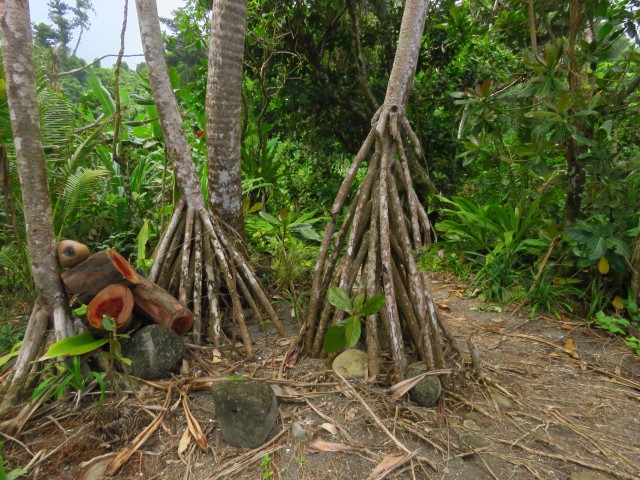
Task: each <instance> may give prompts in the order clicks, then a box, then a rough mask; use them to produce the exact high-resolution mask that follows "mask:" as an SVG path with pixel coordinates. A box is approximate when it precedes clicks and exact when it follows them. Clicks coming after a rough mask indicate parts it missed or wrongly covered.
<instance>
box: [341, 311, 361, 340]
mask: <svg viewBox="0 0 640 480" xmlns="http://www.w3.org/2000/svg"><path fill="white" fill-rule="evenodd" d="M361 332H362V326H361V325H360V320H359V319H358V318H357V317H351V318H349V320H347V323H345V325H344V336H345V340H346V342H347V346H349V347H353V346H354V345H355V344H356V343H358V340H360V333H361Z"/></svg>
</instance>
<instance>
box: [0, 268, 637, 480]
mask: <svg viewBox="0 0 640 480" xmlns="http://www.w3.org/2000/svg"><path fill="white" fill-rule="evenodd" d="M433 293H434V297H436V299H437V303H438V305H439V307H440V309H441V312H442V313H443V314H444V316H445V318H446V320H447V321H448V322H449V324H450V327H451V330H452V332H455V334H456V335H457V336H458V337H459V338H460V339H461V340H466V338H467V337H468V336H469V335H473V336H474V338H475V339H476V342H477V343H478V346H479V347H480V349H481V352H482V356H483V362H484V367H485V369H486V371H487V373H488V374H489V376H490V378H491V379H492V381H493V386H489V387H488V386H484V385H480V384H478V383H477V382H475V381H474V380H473V379H472V378H471V377H470V376H469V375H466V374H464V373H459V374H457V375H456V376H455V377H454V382H453V384H452V385H451V392H449V393H447V394H445V396H444V399H443V400H441V403H440V405H439V407H437V408H433V409H427V408H423V407H418V406H416V405H415V404H413V403H411V402H409V401H408V400H407V399H406V398H402V399H400V400H398V401H395V402H394V401H393V400H392V399H391V396H390V394H389V393H388V391H387V388H386V387H385V385H383V384H382V383H373V384H371V383H366V382H362V381H361V382H358V381H354V382H353V383H352V385H353V386H354V387H355V389H356V391H357V392H358V393H359V394H360V396H361V397H362V400H363V401H364V403H366V405H367V406H368V407H369V408H370V409H371V410H372V411H373V413H374V414H375V416H376V417H377V419H378V420H379V421H380V422H382V423H383V424H384V425H385V426H386V428H387V429H388V431H389V432H390V433H391V435H392V436H395V437H396V438H397V440H398V441H399V442H400V443H402V444H404V445H405V446H406V447H407V448H408V449H409V450H410V451H411V452H412V458H408V456H407V455H406V454H405V453H404V452H403V451H402V450H401V449H400V448H398V447H397V446H396V444H395V443H394V441H393V440H392V439H391V437H390V436H389V435H388V434H387V433H385V432H384V431H383V429H382V428H381V427H380V426H379V425H378V423H376V421H374V419H373V417H372V416H371V415H370V414H369V413H368V412H367V408H366V407H365V405H364V404H363V402H362V401H361V400H360V399H358V398H357V397H356V396H355V395H354V394H353V392H352V391H351V389H350V387H349V386H347V385H345V384H344V383H342V382H341V381H340V379H338V378H337V377H336V376H335V375H333V374H332V372H331V370H330V369H329V368H328V367H327V365H325V362H324V361H323V360H320V359H311V358H306V357H302V358H300V360H299V361H298V363H297V365H296V366H295V367H294V368H291V369H288V368H284V370H282V369H283V359H284V355H285V353H286V352H287V350H288V348H289V343H290V341H289V340H281V339H278V337H276V336H275V335H273V334H271V335H269V336H268V337H267V338H265V337H264V334H261V333H260V332H259V330H258V329H257V328H256V330H255V331H253V332H252V334H253V335H254V338H255V339H256V347H257V348H256V350H257V353H256V354H255V355H254V356H253V357H252V358H249V359H243V358H241V357H239V356H237V355H236V354H235V352H232V351H230V350H229V349H220V350H214V349H212V348H201V349H195V348H190V349H189V359H188V361H187V362H186V364H185V365H184V366H183V375H181V376H180V377H179V378H176V379H174V380H173V381H166V382H159V383H157V384H156V385H155V386H150V385H144V386H142V385H139V386H138V387H139V388H138V387H136V388H135V389H136V390H137V392H136V395H132V394H129V395H124V396H122V397H120V398H118V399H116V398H115V397H111V398H110V399H108V400H107V402H106V403H105V404H104V405H103V406H102V407H101V408H99V409H98V408H97V405H98V403H97V396H96V395H93V394H92V395H88V396H86V397H85V398H83V399H82V400H80V402H79V403H78V404H77V405H76V404H75V400H74V399H69V400H68V401H67V402H60V401H58V402H54V403H51V404H49V405H45V406H42V407H40V409H39V410H37V411H36V412H35V413H34V414H33V415H32V416H31V418H30V420H29V421H28V422H27V423H26V424H24V425H23V426H22V429H21V432H20V433H19V434H17V435H16V440H19V441H20V442H17V441H14V440H11V439H8V438H7V437H6V434H3V435H4V436H5V438H4V439H3V440H4V441H5V447H4V450H3V452H2V454H3V456H4V458H5V466H8V467H9V468H18V467H21V468H24V467H25V466H26V465H30V467H29V471H30V473H29V475H28V476H27V478H30V479H62V478H68V479H80V478H85V479H86V480H88V479H89V478H92V477H91V475H90V471H91V467H90V465H91V463H89V466H87V464H85V463H83V462H92V461H93V462H94V463H93V464H94V465H95V464H96V462H99V459H100V458H103V459H104V458H106V459H108V460H109V461H110V459H111V458H112V456H113V452H119V451H122V449H125V448H127V446H129V445H131V444H132V442H133V440H134V437H136V435H137V434H138V433H139V432H141V431H142V430H144V429H145V428H146V427H147V426H148V425H149V424H151V423H152V422H153V421H154V418H157V417H158V415H160V414H162V415H164V417H163V419H162V423H161V424H159V427H158V428H157V430H155V431H154V432H153V433H152V434H151V435H150V437H149V438H148V440H146V442H145V443H144V444H143V445H142V446H141V447H140V448H139V449H138V450H137V451H135V452H134V453H133V454H132V455H131V457H130V458H129V460H128V461H127V462H126V463H125V464H124V466H123V467H122V469H121V470H120V472H119V473H118V474H117V476H116V477H114V478H122V479H134V478H144V479H172V480H173V479H218V478H219V479H227V478H228V479H231V478H233V479H236V478H237V479H263V480H266V479H269V478H272V479H283V480H293V479H306V480H321V479H355V480H360V479H367V478H382V475H381V474H375V473H374V469H375V468H376V465H378V464H379V463H380V462H381V461H383V460H384V461H385V462H390V463H393V462H394V461H399V462H400V465H399V466H398V467H397V468H396V469H395V470H393V471H392V472H391V473H389V474H388V476H387V477H386V478H396V479H467V480H474V479H510V478H512V479H568V478H570V479H572V480H593V479H615V478H622V479H634V478H640V477H639V475H640V433H639V432H640V357H637V356H635V355H633V353H632V352H631V351H630V350H629V349H627V348H626V347H625V346H624V344H623V342H622V340H620V339H617V338H609V337H607V336H606V335H605V334H604V333H601V332H598V331H594V330H590V329H587V328H585V327H584V322H583V321H581V320H579V319H568V320H566V321H559V320H556V319H554V318H550V317H544V316H537V317H536V318H535V319H533V320H531V319H529V317H528V314H527V313H526V312H524V311H523V310H520V311H519V312H517V313H515V314H514V313H510V312H509V311H506V310H505V309H503V310H502V311H500V309H498V308H495V307H490V306H488V305H487V304H483V303H481V302H479V301H475V300H470V299H467V298H465V296H464V295H462V286H461V285H458V284H456V282H454V281H451V280H447V279H445V278H439V279H438V280H434V281H433ZM288 327H289V328H290V331H291V334H292V335H294V334H295V333H296V331H297V328H298V325H297V324H296V323H295V321H291V320H290V321H289V323H288ZM281 370H282V371H283V372H284V374H283V379H280V380H278V379H277V377H278V372H279V371H281ZM469 370H470V369H469ZM228 374H232V375H234V376H236V377H237V376H241V375H242V376H245V377H252V378H261V379H268V381H269V383H271V384H272V385H274V386H275V387H274V389H275V390H276V392H277V394H278V396H279V409H280V419H279V428H280V433H278V434H277V435H276V436H275V437H274V438H273V439H272V440H271V442H270V443H268V444H267V445H265V446H263V447H261V448H259V449H256V450H255V451H248V450H242V449H236V448H231V447H229V446H227V445H226V444H225V443H224V442H223V441H222V439H221V437H220V433H219V431H218V429H217V428H216V420H215V415H214V412H213V410H214V406H213V401H212V399H211V395H210V393H209V392H208V390H201V391H197V390H198V388H200V387H197V386H196V384H195V383H193V382H191V381H190V380H189V378H193V377H194V376H199V377H203V376H206V377H212V381H215V379H216V378H219V379H220V378H221V379H225V378H226V376H227V375H228ZM190 385H191V386H192V388H191V389H190V390H187V388H188V387H189V386H190ZM199 385H200V386H203V384H199ZM169 386H171V390H172V392H173V393H172V396H171V399H170V400H169V403H168V404H169V405H170V406H169V407H168V408H167V409H163V408H162V405H163V403H164V404H166V403H165V402H166V399H167V396H166V391H167V389H168V388H169ZM204 386H207V385H204ZM180 390H182V391H183V392H184V393H185V395H186V397H187V398H188V402H187V403H188V406H189V411H190V413H191V414H192V416H193V417H194V418H195V419H196V420H197V422H198V423H199V424H200V426H201V427H202V430H203V431H204V432H205V433H206V437H207V440H208V448H205V449H201V448H199V447H198V446H197V445H196V444H195V442H194V441H193V440H192V441H190V442H188V443H187V441H186V437H185V436H184V435H183V434H184V432H185V429H186V427H187V418H186V416H185V408H184V403H185V402H184V401H183V402H180V395H179V394H178V392H179V391H180ZM294 422H298V423H299V424H300V426H302V428H303V429H304V431H305V434H304V435H302V436H298V437H294V435H293V434H292V428H291V426H292V424H293V423H294ZM181 439H182V440H181ZM104 455H107V456H106V457H101V456H104ZM109 455H111V456H109ZM267 455H268V456H267ZM94 459H98V460H97V461H96V460H94ZM87 472H89V473H87ZM83 475H84V476H83Z"/></svg>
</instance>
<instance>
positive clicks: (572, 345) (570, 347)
mask: <svg viewBox="0 0 640 480" xmlns="http://www.w3.org/2000/svg"><path fill="white" fill-rule="evenodd" d="M564 349H565V350H567V351H569V352H575V351H576V342H574V341H573V339H572V338H568V339H567V341H566V342H564Z"/></svg>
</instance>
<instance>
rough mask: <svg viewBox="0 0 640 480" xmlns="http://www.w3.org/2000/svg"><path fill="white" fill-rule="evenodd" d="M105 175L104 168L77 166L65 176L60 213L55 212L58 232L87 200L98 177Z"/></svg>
mask: <svg viewBox="0 0 640 480" xmlns="http://www.w3.org/2000/svg"><path fill="white" fill-rule="evenodd" d="M106 175H107V171H106V170H93V169H87V168H79V169H78V170H76V171H75V172H73V173H72V174H71V175H69V177H68V178H67V181H66V183H65V186H64V191H63V193H62V206H61V210H60V213H59V214H58V213H57V212H56V215H55V222H56V226H57V228H58V232H59V233H60V232H62V228H63V226H64V225H65V224H66V222H67V221H68V220H69V218H70V217H71V215H72V214H73V213H74V212H75V211H76V210H77V209H78V208H79V207H80V206H82V204H83V203H85V202H87V201H88V200H89V197H90V196H91V194H92V193H93V192H94V190H95V188H96V185H97V184H98V181H99V179H100V178H102V177H104V176H106Z"/></svg>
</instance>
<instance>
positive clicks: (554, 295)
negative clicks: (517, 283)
mask: <svg viewBox="0 0 640 480" xmlns="http://www.w3.org/2000/svg"><path fill="white" fill-rule="evenodd" d="M532 275H533V272H532ZM579 282H580V280H575V279H571V278H559V277H554V276H551V275H550V273H549V270H545V271H544V272H543V274H542V275H541V276H540V278H538V279H536V280H534V281H533V283H532V284H531V286H530V287H529V289H528V290H527V291H526V292H524V293H521V294H519V295H516V296H514V298H513V301H520V300H522V301H523V302H525V303H528V304H529V305H530V306H531V318H533V317H534V316H535V314H536V312H537V311H538V310H540V309H543V310H546V311H547V312H549V313H551V314H552V315H554V316H556V317H557V318H560V317H561V313H562V312H563V311H564V312H572V311H573V307H572V305H571V303H570V301H569V299H570V298H572V297H573V298H580V297H581V296H582V295H583V292H582V291H581V290H580V289H578V288H577V287H576V286H575V285H576V284H577V283H579Z"/></svg>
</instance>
